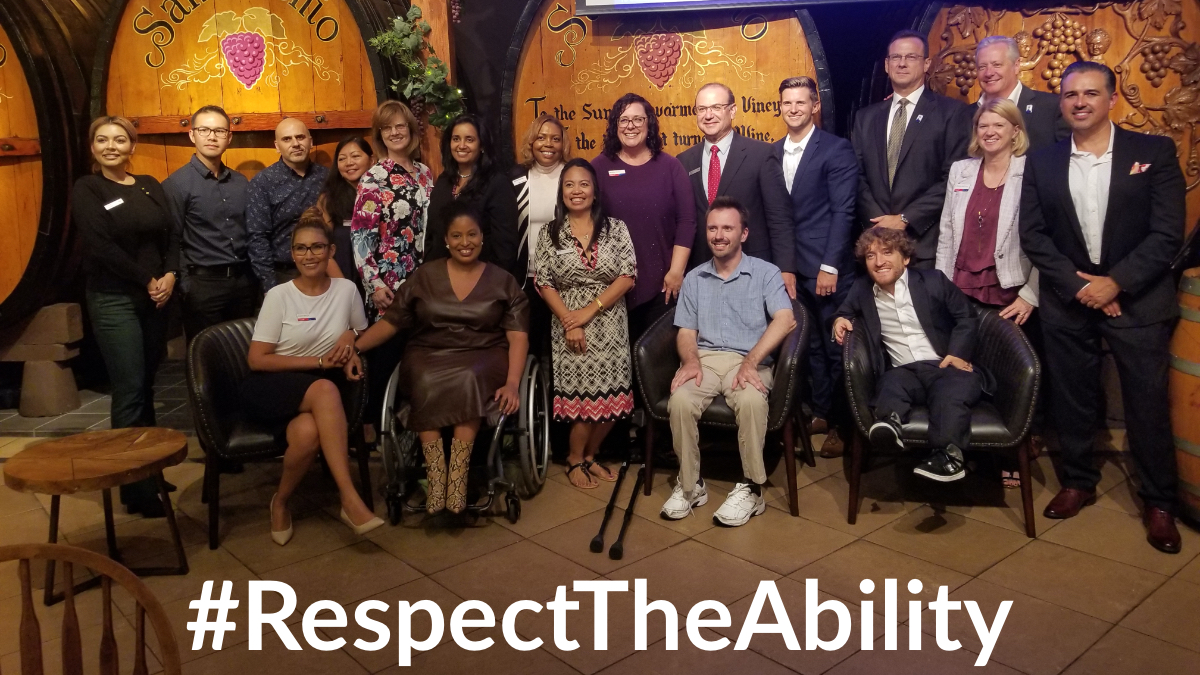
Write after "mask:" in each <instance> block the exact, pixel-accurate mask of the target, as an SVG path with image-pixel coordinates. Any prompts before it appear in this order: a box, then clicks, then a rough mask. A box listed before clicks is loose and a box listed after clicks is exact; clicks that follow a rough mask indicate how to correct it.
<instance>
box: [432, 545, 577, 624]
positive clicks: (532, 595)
mask: <svg viewBox="0 0 1200 675" xmlns="http://www.w3.org/2000/svg"><path fill="white" fill-rule="evenodd" d="M431 576H432V578H433V580H434V581H436V582H438V583H439V584H441V585H442V586H445V587H446V588H447V589H448V590H449V591H450V592H451V593H454V594H455V595H457V596H459V597H460V598H464V599H467V600H482V601H484V602H486V603H488V604H490V605H491V606H492V608H493V609H494V610H495V611H496V612H497V614H502V613H503V612H504V610H505V609H506V608H507V607H508V606H509V605H510V604H512V603H513V602H515V601H517V600H533V601H535V602H545V601H547V600H550V599H551V598H553V597H554V589H555V588H556V587H557V586H560V585H565V586H566V587H567V588H568V589H569V588H570V587H571V586H572V582H573V581H575V580H576V579H594V578H596V577H597V576H598V575H597V574H596V573H595V572H592V571H591V570H589V569H587V568H585V567H582V566H580V565H577V564H575V563H573V562H571V561H570V560H567V559H566V558H564V557H562V556H560V555H558V554H557V553H553V552H551V551H549V550H547V549H544V548H542V547H541V546H538V545H537V544H535V543H533V542H530V541H522V542H519V543H516V544H513V545H512V546H506V547H504V548H502V549H499V550H497V551H492V552H491V553H488V554H486V555H482V556H480V557H478V558H475V559H474V560H470V561H468V562H465V563H462V564H460V565H455V566H454V567H451V568H449V569H445V570H442V571H441V572H438V573H437V574H434V575H431Z"/></svg>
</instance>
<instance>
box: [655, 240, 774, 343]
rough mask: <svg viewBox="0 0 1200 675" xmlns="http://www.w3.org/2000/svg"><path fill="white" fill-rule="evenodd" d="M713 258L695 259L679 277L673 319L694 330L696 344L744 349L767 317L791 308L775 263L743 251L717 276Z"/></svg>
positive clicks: (755, 338) (755, 339)
mask: <svg viewBox="0 0 1200 675" xmlns="http://www.w3.org/2000/svg"><path fill="white" fill-rule="evenodd" d="M714 262H715V261H713V260H709V261H708V262H706V263H704V264H703V265H700V266H699V267H697V268H696V269H694V270H692V271H691V272H688V274H687V276H686V277H684V278H683V288H682V289H680V291H679V306H678V307H676V309H675V325H676V326H678V327H679V328H687V329H690V330H694V331H698V332H699V337H698V339H697V346H698V347H699V348H700V349H708V350H713V351H725V352H737V353H738V354H742V355H745V354H746V353H748V352H749V351H750V350H751V349H753V348H754V345H755V344H757V343H758V341H759V339H760V338H762V336H763V333H765V332H767V325H768V324H770V323H771V317H772V316H774V314H775V313H776V312H778V311H779V310H781V309H791V308H792V301H791V300H790V299H789V298H788V294H787V289H786V288H785V287H784V285H783V276H782V275H781V274H780V273H779V268H778V267H776V266H774V265H772V264H771V263H769V262H767V261H765V260H762V259H760V258H755V257H753V256H748V255H746V254H745V253H743V254H742V260H741V262H739V263H738V266H737V269H735V270H734V271H733V273H732V274H730V275H729V278H728V279H722V278H721V277H720V276H719V275H718V274H717V268H716V266H715V265H714V264H713V263H714Z"/></svg>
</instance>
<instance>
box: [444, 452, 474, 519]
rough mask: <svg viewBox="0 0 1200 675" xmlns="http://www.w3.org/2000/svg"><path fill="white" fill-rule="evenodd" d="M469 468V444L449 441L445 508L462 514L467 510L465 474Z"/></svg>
mask: <svg viewBox="0 0 1200 675" xmlns="http://www.w3.org/2000/svg"><path fill="white" fill-rule="evenodd" d="M470 468H471V444H470V443H467V442H465V441H460V440H458V439H457V438H455V439H453V440H451V441H450V482H449V484H448V485H447V486H446V508H447V509H448V510H449V511H450V512H451V513H462V512H463V509H465V508H467V473H468V470H469V469H470Z"/></svg>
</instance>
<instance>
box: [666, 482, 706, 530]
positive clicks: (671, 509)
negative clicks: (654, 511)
mask: <svg viewBox="0 0 1200 675" xmlns="http://www.w3.org/2000/svg"><path fill="white" fill-rule="evenodd" d="M707 503H708V488H706V487H704V484H703V483H698V484H697V485H696V487H695V488H694V489H693V490H692V497H691V499H688V496H687V495H686V494H684V492H683V486H682V485H680V484H679V481H678V480H677V481H675V489H674V490H672V491H671V497H670V498H669V499H667V501H666V503H665V504H663V507H662V511H660V512H659V515H660V516H662V517H663V518H665V519H667V520H679V519H680V518H686V517H687V516H690V515H691V514H692V509H693V508H694V507H697V506H704V505H705V504H707Z"/></svg>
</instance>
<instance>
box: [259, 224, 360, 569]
mask: <svg viewBox="0 0 1200 675" xmlns="http://www.w3.org/2000/svg"><path fill="white" fill-rule="evenodd" d="M333 254H334V246H333V245H332V244H331V243H330V236H329V233H328V231H327V230H326V228H325V221H324V219H323V218H322V217H321V215H320V213H318V212H315V211H309V212H306V213H305V215H304V216H302V217H301V218H300V222H298V223H297V224H296V228H295V229H294V230H293V231H292V259H293V260H295V261H296V268H297V269H298V270H299V272H300V276H299V277H297V278H296V279H294V280H293V281H291V282H289V283H286V284H280V285H278V286H276V287H274V288H272V289H271V290H270V291H268V292H267V296H266V298H265V299H264V300H263V306H262V310H261V311H259V314H258V321H257V322H256V323H255V325H254V337H253V341H252V342H251V343H250V355H249V363H250V369H251V370H252V371H253V372H252V373H251V374H250V375H249V377H247V378H246V380H245V381H244V382H243V383H242V388H241V392H240V394H241V401H242V408H243V410H245V411H246V416H247V417H248V418H250V419H251V420H255V421H258V422H263V423H267V424H276V425H278V427H279V434H280V435H286V438H287V451H286V452H285V453H284V455H283V477H282V478H280V480H279V490H278V492H276V493H275V495H274V496H273V497H271V538H272V539H273V540H274V541H275V543H276V544H279V545H280V546H283V545H284V544H286V543H288V541H289V540H291V538H292V519H291V514H290V513H289V512H288V508H287V504H288V499H290V498H291V496H292V493H293V492H295V490H296V486H297V485H299V484H300V481H301V480H302V479H303V478H304V475H305V473H307V472H308V468H309V467H310V466H311V465H312V462H313V459H315V458H316V456H317V451H321V452H323V453H324V454H325V463H326V464H327V465H328V466H329V472H330V473H331V474H333V479H334V481H335V482H336V483H337V486H338V492H339V493H340V494H341V501H342V512H341V518H342V521H343V522H345V523H346V525H348V526H349V527H350V528H351V529H352V530H354V533H355V534H365V533H367V532H370V531H371V530H373V529H375V528H377V527H379V526H380V525H383V520H382V519H380V518H376V517H375V514H373V513H371V511H370V510H369V509H367V505H366V504H364V503H363V500H362V498H361V497H359V496H358V492H357V491H356V490H355V489H354V483H353V482H352V481H351V480H350V458H349V449H348V446H349V444H348V441H347V423H346V411H345V409H344V408H343V406H342V395H341V392H340V391H339V388H338V382H341V381H343V380H344V379H345V378H350V379H357V378H358V377H360V375H359V372H360V371H359V361H358V356H357V355H356V354H355V353H354V347H353V340H354V332H353V331H358V330H363V329H365V328H366V327H367V316H366V313H365V312H364V311H363V304H362V299H361V298H360V297H359V295H358V289H356V288H355V286H354V283H353V282H351V281H349V280H347V279H333V278H330V276H329V274H328V272H327V271H326V268H327V266H328V264H329V259H330V258H331V257H332V256H333ZM343 371H344V372H343Z"/></svg>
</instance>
